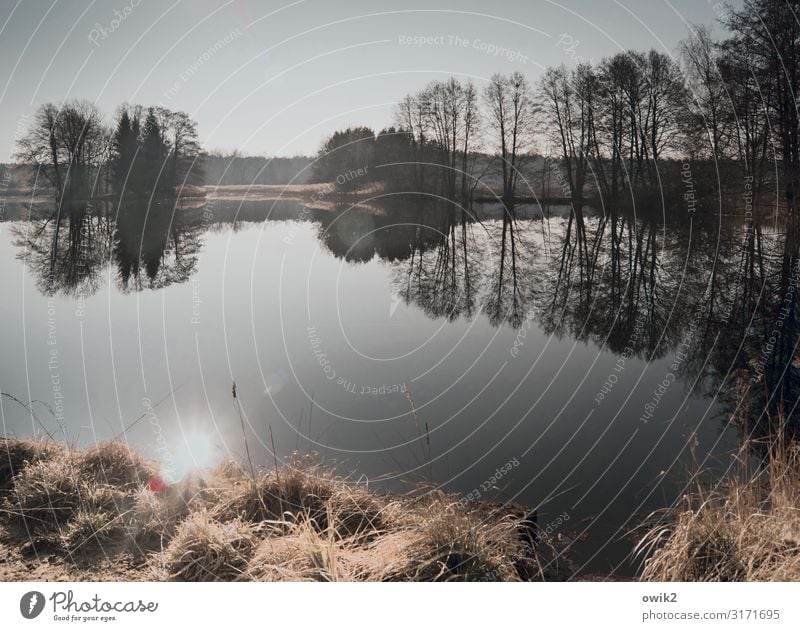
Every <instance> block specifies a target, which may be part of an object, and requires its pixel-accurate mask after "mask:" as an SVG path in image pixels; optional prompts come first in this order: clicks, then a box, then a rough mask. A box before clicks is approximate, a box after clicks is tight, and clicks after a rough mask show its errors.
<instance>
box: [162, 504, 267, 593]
mask: <svg viewBox="0 0 800 631" xmlns="http://www.w3.org/2000/svg"><path fill="white" fill-rule="evenodd" d="M255 546H256V539H255V536H254V534H253V531H252V527H251V526H250V525H248V524H245V523H244V522H241V521H239V520H234V521H229V522H226V523H222V522H220V521H217V520H216V519H214V518H213V517H211V516H210V515H209V514H208V513H206V512H198V513H193V514H192V515H190V516H189V517H188V518H187V519H186V520H184V521H183V522H182V523H181V524H180V526H179V527H178V531H177V533H176V534H175V537H174V538H173V539H172V541H171V542H170V544H169V546H168V547H167V549H166V550H165V551H164V569H165V571H166V573H167V576H168V577H169V578H171V579H174V580H180V581H233V580H236V579H237V578H238V577H239V576H240V575H241V574H242V572H244V570H245V569H246V568H247V563H248V560H249V558H250V556H251V555H252V552H253V550H254V548H255Z"/></svg>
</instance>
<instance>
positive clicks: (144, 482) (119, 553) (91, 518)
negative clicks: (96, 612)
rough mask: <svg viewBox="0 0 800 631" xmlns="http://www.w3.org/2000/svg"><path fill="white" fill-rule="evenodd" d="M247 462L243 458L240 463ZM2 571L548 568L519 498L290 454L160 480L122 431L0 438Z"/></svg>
mask: <svg viewBox="0 0 800 631" xmlns="http://www.w3.org/2000/svg"><path fill="white" fill-rule="evenodd" d="M248 469H249V468H248ZM0 503H1V505H2V510H0V580H6V581H8V580H12V581H13V580H125V581H136V580H186V581H209V580H222V581H231V580H266V581H275V580H281V581H283V580H300V581H313V580H321V581H333V580H337V581H341V580H345V581H385V580H398V581H444V580H462V581H520V580H558V579H559V578H563V577H564V576H565V571H566V568H565V567H564V562H563V561H562V560H561V559H560V558H559V555H557V554H555V551H554V549H553V547H552V546H551V545H549V543H547V542H545V541H544V540H543V539H542V537H540V534H541V533H539V532H538V530H537V526H536V524H535V521H534V520H535V517H533V516H531V515H527V516H526V515H525V511H524V509H522V508H521V507H518V506H514V507H502V506H498V505H490V504H480V503H469V502H467V501H466V500H464V499H462V498H460V497H458V496H454V495H448V494H444V493H441V492H438V491H431V492H423V491H422V490H420V491H419V492H414V493H409V494H383V493H378V492H376V491H374V490H372V489H370V488H368V487H367V486H365V485H363V484H354V483H352V482H349V481H347V480H344V479H342V478H340V477H337V476H336V475H335V474H334V473H333V472H332V471H331V470H329V469H326V468H323V467H322V466H320V465H318V464H315V463H313V462H312V461H311V460H310V459H309V458H297V459H296V460H295V461H293V462H292V463H291V464H287V465H284V466H282V467H280V468H279V469H275V470H265V471H263V472H256V473H250V472H249V471H248V470H246V469H244V468H242V467H240V466H238V465H236V464H233V463H230V462H229V463H225V464H223V465H220V466H218V467H217V468H215V469H214V470H213V471H208V472H202V473H197V474H195V475H193V476H191V477H189V478H187V479H184V480H182V481H181V482H178V483H176V484H167V483H166V482H165V481H164V480H163V479H162V478H161V477H160V475H159V473H158V470H157V468H156V466H155V464H154V463H152V462H149V461H147V460H145V459H144V458H142V457H141V456H140V455H138V454H137V453H135V452H134V451H132V450H130V449H129V448H128V447H126V446H125V445H123V444H121V443H105V444H101V445H99V446H97V447H94V448H92V449H90V450H87V451H83V452H80V451H75V450H71V449H68V448H65V447H64V446H62V445H59V444H56V443H53V442H49V441H43V440H18V439H0Z"/></svg>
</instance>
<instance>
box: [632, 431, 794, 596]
mask: <svg viewBox="0 0 800 631" xmlns="http://www.w3.org/2000/svg"><path fill="white" fill-rule="evenodd" d="M744 468H745V467H744V466H742V469H744ZM665 524H666V525H665ZM637 551H638V552H639V554H640V555H641V556H642V557H644V559H645V560H644V568H643V574H642V578H643V580H652V581H798V580H800V452H798V451H797V448H796V447H794V448H791V449H788V448H778V449H776V450H773V451H772V452H771V454H770V456H769V457H768V460H767V463H766V464H765V465H764V467H763V469H762V470H761V471H759V472H758V473H757V474H754V475H745V474H743V473H741V472H737V473H734V474H732V475H730V476H729V477H728V478H727V479H726V480H724V481H723V482H722V483H721V484H720V485H719V486H717V487H716V488H715V489H714V490H706V489H703V488H698V489H697V490H696V491H695V492H694V493H693V494H692V495H691V496H687V497H685V498H684V503H683V506H682V507H680V508H677V509H675V510H673V511H671V512H670V513H668V514H667V515H666V519H664V518H663V517H662V518H661V519H659V523H658V524H657V525H656V526H654V527H653V528H652V529H651V530H650V531H649V532H648V533H647V534H646V535H645V537H644V538H643V539H642V541H641V542H640V543H639V546H638V547H637Z"/></svg>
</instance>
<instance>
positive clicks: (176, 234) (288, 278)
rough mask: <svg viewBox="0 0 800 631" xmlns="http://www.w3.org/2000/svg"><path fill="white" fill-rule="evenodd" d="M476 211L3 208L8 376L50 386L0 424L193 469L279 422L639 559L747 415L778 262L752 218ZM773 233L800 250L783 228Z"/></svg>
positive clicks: (402, 478) (611, 565) (290, 445)
mask: <svg viewBox="0 0 800 631" xmlns="http://www.w3.org/2000/svg"><path fill="white" fill-rule="evenodd" d="M478 210H479V213H480V216H481V218H482V222H481V223H480V224H479V223H473V224H469V225H468V226H467V229H466V230H462V226H461V225H460V223H456V224H455V225H451V227H446V226H447V225H449V224H448V223H447V222H446V221H444V220H443V215H442V213H440V212H439V213H437V212H436V211H434V210H432V209H421V208H419V204H418V203H415V202H414V201H413V200H410V201H405V202H402V203H400V202H395V203H394V204H392V205H391V206H388V207H386V206H381V205H369V206H365V207H355V208H350V207H347V206H345V207H341V208H334V209H329V210H314V209H306V208H304V207H303V205H302V204H300V203H299V202H292V201H282V202H280V203H277V204H273V203H272V202H259V203H250V202H248V203H245V204H239V203H237V202H222V201H211V202H208V204H207V205H206V206H205V207H202V206H200V205H198V206H197V207H187V208H181V209H179V210H177V211H176V212H175V213H173V212H172V211H173V209H172V207H170V206H166V205H165V206H153V207H152V208H151V209H150V211H149V212H148V211H147V209H146V208H143V207H137V206H135V205H134V206H126V207H124V208H123V209H122V210H121V211H120V213H119V216H115V209H112V208H110V207H107V206H106V205H104V204H103V203H99V202H98V203H97V204H94V205H91V206H89V207H88V208H87V207H85V206H81V207H79V208H77V209H74V208H73V209H71V210H70V211H69V212H68V213H67V217H65V218H64V220H63V221H62V223H61V227H60V228H59V231H58V235H57V236H56V234H55V224H56V222H55V221H54V220H52V219H51V220H50V221H46V218H47V217H48V216H49V215H50V214H51V213H52V209H51V208H49V207H47V205H41V207H36V208H35V209H34V213H33V217H32V218H31V219H30V220H22V219H19V220H17V221H9V222H6V223H3V224H0V228H2V229H1V230H0V267H1V268H2V270H3V273H2V276H0V278H1V279H2V280H1V282H2V290H3V291H2V293H3V296H4V300H3V301H2V302H0V318H2V322H3V326H2V328H0V336H2V348H3V359H4V361H3V362H2V367H0V389H2V391H3V392H5V393H10V394H13V395H14V396H15V397H17V398H18V399H21V400H22V401H26V402H27V401H28V400H32V401H34V403H32V404H31V410H32V411H33V414H30V413H29V412H28V411H27V410H26V409H24V408H23V407H22V406H20V405H19V404H17V403H15V402H13V401H11V400H9V399H7V398H6V399H4V400H3V401H2V424H3V434H5V435H16V436H26V435H31V434H33V433H38V434H45V433H49V434H51V435H52V436H54V437H55V438H57V439H64V438H66V439H67V440H69V441H70V442H72V443H76V444H78V445H81V446H85V445H88V444H92V443H94V442H96V441H101V440H105V439H109V438H114V437H122V438H124V439H125V440H127V441H129V442H130V443H131V444H133V445H135V446H136V447H137V448H139V449H141V450H143V451H145V452H146V453H147V454H148V455H149V456H151V457H154V458H158V459H159V460H160V461H161V462H162V466H163V470H164V473H165V475H166V476H167V477H170V478H173V479H177V478H179V477H181V476H182V475H185V474H186V473H187V472H188V471H190V470H191V469H193V468H195V467H203V466H209V465H212V464H214V463H215V462H217V461H219V460H220V459H222V458H224V457H226V456H229V455H232V456H234V457H236V458H239V459H242V458H244V440H243V430H242V423H244V425H245V428H246V429H245V432H246V435H247V441H248V443H249V447H250V450H251V454H252V457H253V459H254V460H255V461H256V463H257V464H259V465H261V466H272V463H273V455H272V445H273V444H274V447H275V451H276V452H277V457H278V459H279V460H283V459H286V458H287V457H289V456H290V454H291V453H292V452H294V451H300V452H307V451H315V452H318V453H319V454H320V455H321V457H323V458H324V459H326V460H328V461H329V462H332V463H335V464H336V466H337V468H338V469H339V471H340V472H341V473H343V474H350V475H352V477H353V478H354V479H367V478H368V479H370V480H371V483H372V484H375V485H376V486H378V487H382V488H390V489H395V490H404V489H408V488H409V487H410V486H411V485H417V484H420V483H431V482H432V483H434V484H435V485H437V486H441V487H442V488H444V489H446V490H449V491H457V492H459V493H462V494H464V495H466V496H468V497H469V498H470V499H473V500H487V501H507V500H508V501H515V502H518V503H521V504H525V505H528V506H538V507H539V515H538V516H539V522H540V524H541V525H542V526H547V525H548V524H552V528H551V530H552V531H553V532H554V535H556V536H558V535H561V536H563V537H565V538H568V540H571V541H574V543H573V545H572V550H571V556H572V558H573V561H574V568H573V570H574V571H576V572H607V571H610V570H614V571H616V572H618V573H621V574H630V573H632V572H633V571H634V566H633V565H631V564H630V563H629V562H628V561H626V555H627V554H628V553H629V552H630V550H631V548H632V544H633V540H634V536H633V535H632V534H631V533H630V529H632V528H633V527H635V526H636V525H637V524H639V523H641V521H642V519H643V518H644V517H646V516H647V515H648V514H649V513H650V512H651V511H654V510H657V509H659V508H663V507H665V506H668V505H669V504H671V503H672V502H673V501H675V500H676V499H677V498H679V497H680V495H681V493H682V491H683V489H684V485H685V483H686V482H687V480H688V479H689V477H690V472H691V471H693V470H694V468H695V466H696V464H698V463H699V464H701V465H704V466H706V467H710V468H712V469H713V470H716V471H721V470H724V468H725V467H727V466H728V464H729V463H730V455H731V453H732V452H733V450H735V449H736V447H737V445H738V444H739V441H740V440H741V438H742V436H743V434H744V433H746V431H750V430H745V429H743V426H742V425H736V424H732V423H729V422H728V421H729V418H730V413H731V411H732V410H735V409H739V408H740V407H741V406H739V408H737V407H736V406H735V403H736V400H737V399H736V395H735V394H734V386H733V385H732V384H734V383H739V382H738V381H735V379H738V377H737V375H738V374H739V373H738V372H736V371H737V370H739V369H740V365H741V361H743V360H742V357H745V356H747V358H750V359H752V356H753V355H756V356H757V350H758V349H759V348H760V346H761V342H762V340H761V339H760V338H758V334H755V337H754V333H753V331H752V330H751V329H752V328H753V327H752V324H753V322H754V318H756V317H758V318H760V320H759V321H768V320H769V319H770V318H773V319H774V317H775V316H774V313H773V312H772V311H770V312H769V313H766V312H765V313H763V314H762V311H763V310H765V309H773V308H774V306H775V304H777V303H778V299H777V298H775V299H774V300H772V298H771V296H773V294H775V292H776V291H777V289H774V287H773V285H772V284H770V283H778V285H779V284H780V283H779V282H778V281H776V280H770V279H771V278H773V277H774V275H773V276H770V275H769V274H768V271H769V270H767V271H766V272H763V273H762V272H758V271H757V269H756V268H757V266H755V265H753V266H749V265H747V264H746V262H747V260H750V259H748V258H747V256H748V252H750V255H752V251H751V250H752V248H751V245H752V242H753V241H754V239H753V238H751V236H749V235H750V234H751V232H753V227H752V226H750V227H749V228H748V226H745V225H742V224H737V222H736V221H731V222H728V223H727V224H726V225H725V227H724V228H723V227H721V225H722V224H719V223H715V222H714V221H710V222H709V225H706V226H703V225H700V224H699V222H697V221H695V222H694V223H693V225H691V226H690V225H689V224H688V222H685V224H684V225H680V226H677V227H676V226H675V225H669V226H665V225H663V222H659V221H657V220H648V219H643V218H638V219H633V218H622V217H620V218H617V219H615V220H613V221H612V220H610V219H605V220H604V219H603V218H601V217H598V216H597V215H596V214H592V213H587V216H586V218H585V220H584V221H583V222H582V226H580V225H579V224H578V223H576V222H575V221H574V220H571V219H570V217H569V213H568V212H566V209H558V208H551V209H549V210H548V212H547V218H544V219H543V218H542V217H541V213H540V212H539V211H538V210H537V209H534V208H522V209H520V211H519V212H520V216H521V217H524V218H523V219H520V221H519V222H518V224H517V225H516V227H515V229H514V232H513V237H512V236H511V234H510V233H509V230H506V236H505V238H504V230H503V223H502V221H501V219H500V215H499V213H498V212H497V209H496V208H490V207H482V208H479V209H478ZM22 213H24V211H19V212H18V215H19V214H22ZM23 216H24V215H23ZM145 217H146V219H145ZM451 228H452V229H451ZM758 236H759V246H758V247H759V253H758V255H757V259H758V261H759V262H761V263H763V264H764V265H766V267H767V268H770V266H775V265H780V260H779V258H780V257H778V256H777V255H774V256H773V254H774V252H779V251H780V248H781V247H783V245H782V244H783V243H784V242H783V240H782V238H783V237H782V236H781V234H780V233H778V232H776V231H770V230H769V229H768V228H765V229H764V230H763V232H762V231H761V229H760V228H759V230H758ZM512 243H513V246H514V247H513V248H512ZM465 246H466V247H465ZM770 248H772V249H770ZM465 252H466V255H465ZM743 260H744V261H745V262H744V263H743V262H742V261H743ZM776 261H777V262H776ZM770 269H771V268H770ZM779 269H780V268H779ZM784 276H785V274H784ZM776 278H778V280H780V278H781V275H780V274H778V276H777V277H776ZM775 295H777V294H775ZM759 296H760V297H761V298H760V301H759V299H758V298H759ZM767 298H769V299H767ZM748 301H749V302H748ZM754 305H755V306H754ZM740 312H741V313H740ZM745 316H749V319H748V318H747V317H745ZM739 322H745V324H742V325H741V328H740V329H737V328H736V323H739ZM747 322H749V325H748V324H746V323H747ZM748 326H749V328H748ZM755 328H756V329H757V328H758V327H755ZM761 328H764V327H761ZM787 329H788V327H787ZM748 348H749V349H750V352H749V354H747V352H745V351H747V349H748ZM743 349H744V350H743ZM750 359H746V361H750ZM781 362H782V363H781ZM773 364H776V365H783V366H786V365H787V362H786V361H785V359H781V357H779V356H778V355H774V356H773V355H770V356H769V358H768V361H766V362H765V365H764V366H763V368H764V374H765V378H767V379H768V378H769V376H770V375H771V374H772V372H771V370H772V368H774V366H773ZM234 382H235V384H236V401H234V399H233V396H232V394H233V393H232V384H233V383H234ZM770 383H771V382H770ZM740 403H741V401H740Z"/></svg>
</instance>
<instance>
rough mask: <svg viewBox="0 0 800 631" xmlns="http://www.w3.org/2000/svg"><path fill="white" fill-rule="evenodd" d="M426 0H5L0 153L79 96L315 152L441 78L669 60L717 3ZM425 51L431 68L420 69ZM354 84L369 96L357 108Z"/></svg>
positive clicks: (228, 141) (258, 152)
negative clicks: (63, 0)
mask: <svg viewBox="0 0 800 631" xmlns="http://www.w3.org/2000/svg"><path fill="white" fill-rule="evenodd" d="M429 4H430V3H426V4H425V5H424V6H423V5H422V4H421V3H420V4H419V5H418V6H417V7H414V8H404V9H401V10H391V9H389V7H390V6H391V3H388V2H385V1H383V0H381V1H380V2H378V3H369V4H367V3H365V2H346V3H342V4H339V5H337V6H336V7H332V6H328V5H326V4H325V3H322V2H319V1H316V0H295V1H292V2H286V3H281V4H276V3H270V4H269V5H268V6H266V7H258V6H256V5H255V4H254V3H248V2H244V1H241V0H230V1H228V2H224V3H221V4H219V3H215V2H212V1H211V0H202V1H201V2H196V3H192V4H191V5H189V4H186V3H183V2H181V0H178V1H177V2H175V3H174V4H172V5H169V6H168V7H167V8H166V9H163V10H162V9H161V7H156V6H155V5H148V3H146V2H143V1H142V0H129V2H127V3H126V4H124V5H122V6H115V7H111V6H110V5H109V4H107V3H86V2H84V3H81V4H74V5H70V6H63V5H62V4H60V3H53V4H52V5H51V6H49V7H45V6H34V5H30V4H28V5H24V6H23V5H22V4H21V3H20V2H17V3H15V4H13V6H12V3H10V2H3V3H2V10H1V12H0V52H2V54H3V55H4V56H5V57H6V58H9V59H11V60H13V63H10V64H9V67H10V70H9V71H8V73H7V75H6V77H5V80H4V81H3V82H2V86H3V87H2V91H1V92H0V108H1V109H0V111H2V113H3V116H4V120H6V121H9V123H8V124H6V125H4V126H3V127H2V129H0V162H2V163H9V162H11V161H12V160H11V157H12V154H13V153H14V144H15V140H16V138H17V137H18V135H19V133H20V130H21V128H22V127H24V126H25V124H26V121H27V120H29V118H30V117H31V116H32V115H33V114H34V112H35V111H36V109H37V108H38V107H39V106H40V105H42V104H44V103H46V102H55V103H59V102H62V101H64V100H69V99H73V98H78V99H86V100H89V101H92V102H94V103H96V104H97V106H98V107H99V108H100V109H101V111H102V112H103V114H104V117H105V119H106V122H108V119H110V117H111V116H112V115H113V112H114V110H115V109H116V107H117V106H118V105H119V104H121V103H126V102H127V103H140V104H142V105H145V106H148V105H163V106H165V107H168V108H170V109H173V110H180V111H185V112H187V113H188V114H189V115H190V116H191V117H192V118H194V119H195V120H197V122H198V126H199V133H200V141H201V143H202V145H203V146H204V148H205V151H206V152H209V153H211V152H223V153H230V152H233V151H238V152H240V153H241V154H242V155H243V156H266V157H282V158H288V157H295V156H313V155H315V154H316V152H317V150H318V148H319V146H320V144H321V143H322V142H323V141H324V139H325V138H327V137H328V136H330V134H331V133H333V132H334V131H335V130H337V129H342V128H346V127H353V126H361V125H363V126H367V127H370V128H372V129H373V130H374V131H375V132H376V133H377V132H379V131H380V130H381V129H382V128H384V127H388V126H390V125H391V124H392V123H393V110H394V107H395V105H396V103H397V102H398V101H399V100H400V99H402V98H403V96H405V94H407V93H409V92H414V91H417V90H419V89H420V88H421V87H423V86H424V85H425V84H426V83H428V82H429V81H431V80H433V79H436V78H442V77H445V76H455V77H458V78H461V79H470V80H472V81H473V82H474V83H475V84H476V86H477V87H478V88H479V89H480V88H482V86H483V85H485V83H486V82H487V81H488V78H489V77H490V76H491V75H492V74H493V73H495V72H500V73H504V74H505V73H509V72H513V71H517V70H518V71H521V72H523V73H524V74H525V75H526V76H527V78H528V79H529V81H531V82H532V83H536V82H537V81H538V78H539V76H540V75H541V72H542V71H543V69H544V68H546V67H548V66H557V65H560V64H562V63H563V64H565V65H567V66H572V65H574V64H575V63H577V62H580V61H584V60H585V61H592V62H597V61H599V60H600V59H602V58H603V57H606V56H609V55H612V54H614V53H616V52H618V51H620V50H628V49H641V50H646V49H649V48H656V49H657V50H660V51H661V52H665V53H668V54H670V55H673V56H674V55H675V48H676V47H677V45H678V43H679V42H680V41H681V40H682V39H684V38H685V37H686V36H687V35H688V34H689V28H690V24H693V23H698V24H705V25H706V26H708V27H710V28H712V31H713V32H714V33H716V34H719V33H720V32H721V31H722V29H721V26H720V25H719V23H718V17H719V12H720V6H721V5H720V3H718V2H711V1H710V0H707V1H706V2H692V1H690V0H679V1H673V2H671V1H670V0H663V1H660V2H658V3H653V4H652V5H650V4H649V5H648V6H645V7H642V6H636V5H635V4H634V3H630V2H629V3H623V2H619V1H617V0H607V1H604V2H603V3H597V2H595V3H590V2H586V1H584V0H581V1H580V2H574V3H571V6H563V5H561V4H559V3H556V2H552V1H550V0H542V1H540V2H538V3H536V5H535V6H531V5H527V4H524V5H523V3H518V2H505V3H502V4H500V5H499V6H498V8H497V9H496V10H495V11H493V12H491V13H489V12H486V11H480V9H479V6H480V5H478V4H477V3H474V2H470V3H467V4H466V5H465V4H463V3H454V2H450V1H439V2H437V3H436V4H435V6H434V7H431V6H429ZM740 4H741V2H736V3H734V6H738V5H740ZM519 5H522V6H519ZM179 7H180V8H181V10H180V11H178V10H177V9H178V8H179ZM309 15H311V17H310V18H309ZM421 16H422V17H423V18H424V23H425V26H424V27H421V26H419V22H420V18H421ZM511 16H513V18H512V17H511ZM359 26H360V27H359ZM354 27H355V28H354ZM181 29H183V32H181ZM169 33H172V35H168V34H169ZM175 34H179V35H178V36H177V37H176V35H175ZM34 41H35V42H36V43H37V44H38V43H40V42H42V41H49V42H51V45H50V46H49V48H48V49H38V48H34V47H33V46H31V42H34ZM154 41H157V42H163V43H160V44H153V42H154ZM16 50H19V51H20V52H19V55H15V54H13V53H14V51H16ZM432 54H435V55H436V60H437V63H439V64H441V65H440V67H437V68H432V67H430V64H429V59H430V57H431V55H432ZM98 77H99V78H100V79H101V81H98V80H97V78H98ZM255 78H257V79H255ZM209 86H213V87H212V88H209ZM275 88H277V89H275ZM354 94H358V95H362V94H368V95H370V96H369V98H368V101H367V102H365V103H361V102H355V103H354V102H353V99H352V97H353V95H354ZM320 99H324V103H325V105H326V106H325V107H322V106H321V105H320V103H319V101H320Z"/></svg>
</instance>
